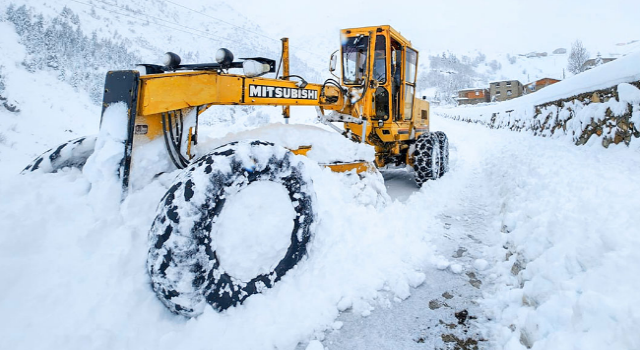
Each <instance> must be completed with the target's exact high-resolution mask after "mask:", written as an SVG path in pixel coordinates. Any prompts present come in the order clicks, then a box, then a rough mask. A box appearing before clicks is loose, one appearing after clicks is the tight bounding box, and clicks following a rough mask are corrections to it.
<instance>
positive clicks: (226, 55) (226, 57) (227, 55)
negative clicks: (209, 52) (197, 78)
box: [216, 48, 233, 68]
mask: <svg viewBox="0 0 640 350" xmlns="http://www.w3.org/2000/svg"><path fill="white" fill-rule="evenodd" d="M216 62H218V63H219V64H220V65H221V66H222V67H223V68H224V67H229V66H230V65H231V63H232V62H233V54H232V53H231V51H229V50H227V49H225V48H221V49H218V51H216Z"/></svg>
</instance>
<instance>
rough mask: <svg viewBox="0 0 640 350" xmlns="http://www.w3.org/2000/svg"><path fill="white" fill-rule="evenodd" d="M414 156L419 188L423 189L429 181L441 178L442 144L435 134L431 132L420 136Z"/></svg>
mask: <svg viewBox="0 0 640 350" xmlns="http://www.w3.org/2000/svg"><path fill="white" fill-rule="evenodd" d="M413 155H414V157H413V169H414V170H415V181H416V184H417V185H418V186H419V187H422V184H424V183H425V182H427V180H435V179H437V178H439V177H440V161H441V156H440V143H439V142H438V137H437V136H436V135H435V133H431V132H429V133H424V134H421V135H420V136H418V139H417V140H416V144H415V151H414V153H413Z"/></svg>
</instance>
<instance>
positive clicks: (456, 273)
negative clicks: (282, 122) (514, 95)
mask: <svg viewBox="0 0 640 350" xmlns="http://www.w3.org/2000/svg"><path fill="white" fill-rule="evenodd" d="M444 124H446V125H444V126H445V128H444V130H445V131H446V132H447V134H448V135H450V140H452V141H451V146H452V156H451V159H452V169H451V171H450V173H448V174H447V175H445V176H444V177H443V178H441V179H439V180H438V181H435V182H428V183H427V184H425V186H424V187H423V189H422V190H418V188H417V187H415V184H414V183H413V179H412V176H411V174H410V173H409V172H407V171H406V170H404V169H394V170H388V171H383V175H384V177H385V184H386V186H387V190H388V193H389V195H390V196H391V197H392V199H394V200H396V201H399V202H402V203H403V204H404V205H405V206H407V207H410V208H413V209H412V210H415V208H424V209H423V210H419V211H421V212H422V213H423V214H424V215H425V216H428V217H429V218H430V219H431V222H435V223H437V224H436V225H433V226H432V227H429V228H428V230H429V239H430V240H431V242H432V243H433V244H434V245H435V246H436V247H437V251H438V253H439V254H441V255H442V256H443V259H442V261H441V262H439V263H437V264H435V265H430V266H424V267H423V272H424V273H425V274H426V280H425V282H424V283H423V284H422V285H421V286H420V287H418V288H416V289H413V290H412V294H411V296H410V297H409V298H408V299H406V300H404V301H403V302H393V301H389V299H388V298H386V297H385V296H384V295H383V296H381V297H380V298H379V300H378V304H377V305H375V307H376V309H375V310H373V311H372V313H371V314H370V315H369V316H367V317H362V316H361V315H359V314H355V313H353V312H351V311H346V312H344V313H342V314H341V315H340V317H339V318H338V321H337V322H336V323H335V324H334V330H332V331H328V332H326V334H325V338H324V340H323V345H324V346H325V347H326V348H327V349H331V350H334V349H425V348H426V349H451V348H458V349H476V348H478V346H479V347H480V348H482V347H483V342H482V341H480V342H478V340H480V339H482V338H483V336H482V335H481V329H480V327H479V326H478V324H479V323H482V322H484V321H486V318H485V317H484V316H483V313H482V310H481V309H480V306H479V305H478V304H477V302H476V300H477V299H480V298H481V297H482V290H483V288H484V287H485V283H484V281H483V272H482V270H484V269H485V268H486V266H487V264H488V262H487V260H491V259H488V258H486V257H485V254H486V253H487V252H486V248H487V246H489V245H493V244H495V241H496V240H497V239H499V237H498V236H499V229H500V219H499V216H500V205H499V200H498V198H497V197H496V196H495V195H492V190H493V188H492V187H491V181H487V179H486V178H485V177H486V176H487V175H488V174H487V173H486V172H485V171H483V169H484V167H485V166H486V159H487V158H486V157H490V156H491V154H495V152H497V151H498V150H496V149H495V147H496V144H495V143H493V142H491V140H490V139H491V132H490V131H489V132H487V130H482V129H480V128H477V127H473V126H470V125H464V124H460V123H455V122H450V121H445V123H444ZM394 204H398V203H394ZM407 210H409V209H407ZM417 219H418V220H419V218H417ZM425 222H429V221H428V220H425ZM463 310H464V311H466V312H467V313H468V316H470V317H471V320H469V317H466V319H464V320H462V318H465V317H464V316H465V315H464V311H463ZM456 316H457V317H456ZM474 319H475V320H474ZM461 323H463V324H464V325H463V324H461ZM321 337H322V336H321ZM456 346H457V347H456ZM299 348H301V347H299Z"/></svg>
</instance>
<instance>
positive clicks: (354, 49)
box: [342, 34, 369, 85]
mask: <svg viewBox="0 0 640 350" xmlns="http://www.w3.org/2000/svg"><path fill="white" fill-rule="evenodd" d="M368 49H369V37H368V36H365V35H362V34H361V35H358V36H355V37H350V38H346V40H345V41H344V43H343V44H342V77H343V80H344V83H345V84H357V85H361V84H363V82H364V81H363V78H364V75H365V72H366V67H367V50H368Z"/></svg>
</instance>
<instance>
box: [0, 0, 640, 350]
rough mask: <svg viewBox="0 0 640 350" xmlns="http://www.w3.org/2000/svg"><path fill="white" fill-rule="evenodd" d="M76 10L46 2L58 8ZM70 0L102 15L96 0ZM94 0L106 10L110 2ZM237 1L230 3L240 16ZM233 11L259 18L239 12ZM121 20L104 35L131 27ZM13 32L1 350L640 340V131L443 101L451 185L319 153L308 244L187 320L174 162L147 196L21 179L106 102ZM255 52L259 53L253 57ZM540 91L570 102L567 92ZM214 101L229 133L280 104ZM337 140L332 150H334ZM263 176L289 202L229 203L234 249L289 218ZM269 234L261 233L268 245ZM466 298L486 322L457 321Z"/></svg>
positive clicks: (302, 114)
mask: <svg viewBox="0 0 640 350" xmlns="http://www.w3.org/2000/svg"><path fill="white" fill-rule="evenodd" d="M147 3H148V4H151V5H153V4H155V2H152V1H148V2H147ZM62 5H63V2H62V1H55V2H51V3H50V4H49V5H48V6H49V7H42V8H43V9H48V10H47V11H49V12H50V14H55V13H58V12H59V10H60V8H61V7H62ZM70 5H71V6H72V7H73V9H74V10H75V11H78V12H79V13H81V14H84V15H86V16H91V14H90V10H91V7H90V6H87V5H83V4H76V3H71V4H70ZM95 6H98V7H97V16H98V17H100V18H102V16H105V11H104V9H108V8H109V6H108V5H107V4H104V5H102V4H101V2H100V4H98V3H96V4H94V7H95ZM83 7H86V8H85V9H84V10H80V9H81V8H83ZM103 8H104V9H103ZM154 9H155V8H154ZM223 10H224V11H221V12H220V15H219V16H221V17H224V15H225V14H227V13H232V14H233V12H232V11H229V9H228V8H224V9H223ZM154 11H155V12H153V13H152V14H156V15H158V16H162V15H163V13H164V12H163V11H164V10H162V9H157V11H156V10H154ZM45 14H46V13H45ZM83 18H87V17H83ZM176 18H178V19H181V20H184V19H185V18H189V16H188V15H187V14H185V13H182V14H181V15H177V14H176ZM120 19H123V17H122V18H120ZM200 21H205V19H202V18H201V19H200ZM206 21H208V20H206ZM232 21H233V22H234V23H239V24H242V25H244V24H243V23H244V22H243V21H244V19H242V18H237V16H236V17H234V18H233V19H232ZM122 22H123V23H125V20H122ZM152 22H153V21H152ZM91 23H93V24H91ZM115 23H116V21H115V20H114V21H112V22H111V24H110V25H109V24H108V25H105V27H104V28H103V30H102V31H99V35H100V36H105V37H106V36H111V35H113V34H114V28H115V27H116V26H115ZM137 24H138V23H135V22H134V21H130V22H126V27H127V31H124V32H123V35H125V36H128V35H131V37H132V38H135V36H136V35H135V31H141V32H144V33H147V34H148V35H151V34H153V32H156V31H158V29H157V28H155V27H153V28H152V27H145V26H142V27H139V26H138V25H137ZM97 25H98V24H96V22H91V21H89V22H87V23H85V22H83V26H86V28H88V29H100V27H97ZM194 26H195V24H194ZM250 29H253V30H258V29H259V28H257V27H250ZM0 31H1V32H2V35H1V36H0V47H2V48H3V50H5V51H6V52H10V53H11V54H10V55H2V56H1V57H0V65H2V66H3V67H4V68H3V75H4V77H5V79H6V81H5V83H6V86H7V90H6V92H5V95H6V96H7V97H9V98H10V99H11V100H12V101H15V102H17V103H18V105H19V108H20V109H21V112H20V113H11V112H9V111H6V110H5V109H3V108H2V107H0V198H2V200H1V201H0V281H1V283H2V287H3V288H1V289H0V315H1V316H0V349H175V348H178V349H185V348H188V349H218V348H225V349H226V348H228V349H296V348H298V349H305V348H306V349H310V350H316V349H323V348H326V349H365V348H367V349H370V348H374V349H397V348H406V349H411V348H416V349H418V348H425V347H426V348H452V347H453V346H454V344H456V343H457V342H458V341H467V340H469V339H471V340H470V341H471V342H472V343H473V342H477V343H478V345H479V346H480V347H481V348H487V349H525V348H533V349H567V348H576V349H604V348H610V349H638V348H640V336H638V335H637V333H635V325H637V323H638V321H640V313H639V312H638V311H637V308H636V307H635V306H636V305H635V296H637V295H638V287H639V284H640V283H639V282H638V281H637V280H636V276H637V275H638V274H639V273H640V263H639V261H640V253H638V249H639V248H640V239H639V238H638V237H639V235H638V233H639V232H638V231H639V230H638V228H637V216H636V213H637V212H638V209H639V208H640V197H639V196H638V194H639V193H640V183H638V180H637V174H638V173H639V170H640V169H639V168H640V149H638V147H637V146H634V144H633V143H632V146H631V147H630V148H627V147H625V146H622V145H620V146H616V147H610V148H609V149H603V148H601V147H599V146H597V145H595V146H591V145H589V146H586V147H575V146H573V145H571V144H569V143H567V142H563V141H562V140H554V139H543V138H534V137H532V136H530V135H527V134H519V133H513V132H508V131H502V130H490V129H486V128H484V127H481V126H479V125H473V124H467V123H459V122H455V121H452V120H448V119H445V118H442V117H439V116H437V115H435V116H434V118H433V119H434V120H433V129H435V130H444V131H446V132H447V134H448V135H449V138H450V143H451V170H450V172H449V173H447V174H446V175H445V176H444V177H443V178H442V179H439V180H437V181H430V182H428V183H426V184H425V185H424V186H423V188H422V189H418V188H416V187H415V186H414V185H413V182H412V178H411V174H410V173H407V172H406V171H405V170H403V169H392V170H388V171H384V174H383V176H384V178H385V179H386V181H385V186H386V194H385V191H384V190H383V188H382V183H381V182H380V181H379V178H378V177H376V176H370V177H368V178H366V179H365V181H362V180H361V179H360V178H358V177H356V176H349V175H340V174H335V173H331V172H330V171H329V170H328V169H322V168H320V167H313V166H310V170H309V171H310V175H311V176H312V177H313V187H314V189H315V191H316V196H317V199H316V211H317V217H318V220H317V225H316V227H315V232H314V237H313V239H312V240H311V242H310V244H309V247H308V248H309V254H308V256H307V257H306V258H304V259H303V260H302V261H301V262H300V263H299V264H298V266H297V267H296V268H294V269H293V270H291V271H290V272H289V273H287V274H286V275H285V276H284V278H283V279H282V280H281V281H279V282H278V283H277V284H276V285H275V286H274V288H272V289H269V290H267V291H265V292H264V293H263V294H260V295H255V296H252V297H250V298H249V299H247V301H246V302H245V303H244V304H243V305H241V306H238V307H235V308H231V309H229V310H227V311H224V312H222V313H216V312H215V311H213V310H212V309H211V308H208V307H207V308H205V312H204V313H203V314H202V315H200V316H199V317H197V318H193V319H186V318H184V317H182V316H176V315H174V314H172V313H170V312H169V311H168V310H167V309H166V308H165V307H164V306H163V305H162V303H161V302H160V301H159V300H158V298H157V297H156V295H155V293H154V291H153V289H152V288H151V283H150V278H149V276H148V274H147V266H146V264H147V262H146V260H147V256H148V249H149V247H148V237H147V236H148V233H149V229H150V227H151V224H152V222H153V220H154V218H155V216H156V207H157V205H158V202H159V201H160V199H161V197H162V196H163V195H164V193H165V192H166V191H167V188H168V187H169V186H170V185H171V183H172V182H173V180H174V178H175V176H176V173H171V174H164V175H162V176H160V177H158V178H156V179H154V180H153V181H150V182H149V183H148V184H147V185H146V186H144V187H141V188H140V189H136V190H134V191H132V192H131V193H130V194H129V196H128V197H127V198H126V200H125V201H124V202H123V203H122V204H118V203H115V202H113V200H112V199H113V198H112V197H113V196H112V195H110V194H109V193H96V192H92V191H91V182H90V179H88V178H87V177H86V174H83V173H82V172H81V171H79V170H65V171H62V172H60V173H57V174H30V175H19V174H18V173H19V172H20V170H21V169H22V168H23V167H24V166H25V165H26V164H28V163H29V162H30V161H31V160H32V159H33V157H35V156H36V155H38V154H39V153H40V152H42V151H45V150H46V149H48V148H50V147H53V146H55V145H56V144H58V143H60V142H64V141H66V140H69V139H72V138H75V137H78V136H82V135H87V134H95V133H96V132H97V131H98V130H97V127H98V120H99V113H100V107H99V106H97V105H95V104H92V102H91V101H90V99H89V98H88V96H87V95H86V94H85V93H83V92H82V91H76V90H75V89H73V88H71V87H70V86H69V85H67V84H65V83H62V82H60V81H59V80H58V79H56V78H55V75H54V74H53V73H52V72H35V73H28V72H27V71H25V70H24V67H22V66H21V65H20V62H21V60H22V58H23V57H22V56H23V55H24V52H23V50H24V49H23V47H22V46H21V45H20V44H19V43H18V39H17V36H16V34H15V33H14V32H13V30H12V29H11V28H10V26H9V24H8V23H6V22H2V23H0ZM158 32H159V33H157V37H154V39H153V40H151V39H150V40H151V41H153V42H152V43H151V44H150V45H148V46H146V47H145V46H144V45H140V47H141V48H140V50H141V51H140V53H141V54H142V55H143V56H145V57H150V56H151V55H152V53H154V52H155V51H158V50H159V49H158V47H159V46H160V45H158V43H162V42H163V40H164V39H165V38H170V39H171V40H167V41H168V42H169V43H171V44H174V45H177V44H178V43H189V45H191V42H190V41H189V40H187V39H189V38H191V35H190V36H178V35H175V34H174V36H171V34H169V33H173V32H171V31H169V30H165V29H162V30H160V31H158ZM230 32H231V31H230ZM243 32H244V31H243V30H240V31H239V32H238V33H235V35H234V36H233V37H234V38H240V37H241V36H242V33H243ZM130 33H133V34H130ZM201 34H202V33H201ZM153 35H155V34H153ZM253 41H255V40H253ZM276 44H277V42H276ZM215 47H217V46H214V47H211V51H210V53H212V52H213V51H212V50H213V49H214V48H215ZM183 49H185V50H187V49H188V48H183ZM245 49H246V50H247V51H251V52H253V51H255V50H249V48H247V47H242V48H241V49H239V51H238V52H242V50H245ZM254 49H255V48H254ZM264 49H265V51H266V48H264ZM269 50H271V51H273V52H277V45H276V48H270V49H269ZM202 55H203V56H204V55H206V52H204V51H203V53H202ZM635 57H636V58H635V59H636V60H637V55H636V56H635ZM532 60H534V59H532ZM618 62H624V61H623V59H620V60H619V61H618ZM614 63H615V62H613V63H609V64H608V65H613V64H614ZM618 64H619V63H618ZM633 64H635V63H633ZM503 65H504V64H503ZM614 66H615V65H614ZM603 67H606V65H605V66H603ZM518 69H519V68H518ZM603 69H604V68H603ZM589 74H591V77H592V78H594V76H595V75H596V74H599V73H598V71H597V70H596V69H594V70H593V73H589V72H588V74H587V73H585V75H583V76H582V77H583V78H580V79H584V80H583V83H584V84H587V85H588V84H590V83H591V82H594V83H597V84H599V83H601V82H600V81H592V80H590V79H589ZM632 74H637V70H635V71H634V72H632ZM576 78H579V77H576ZM609 78H611V77H610V76H608V77H607V79H609ZM627 78H628V77H627ZM598 79H600V78H598ZM598 79H595V80H598ZM634 79H636V80H637V77H636V78H634ZM617 83H619V82H615V83H614V84H617ZM587 85H583V87H584V86H587ZM558 86H560V87H561V86H562V85H560V84H558ZM542 92H545V94H548V97H553V98H560V97H566V96H564V95H563V96H559V95H560V94H559V93H557V92H558V91H555V92H554V90H553V86H552V87H549V88H547V89H545V90H543V91H542ZM528 96H532V97H528V98H530V99H532V98H536V99H537V98H538V97H540V96H542V95H537V97H536V96H535V94H532V95H528ZM516 104H518V103H517V102H516ZM503 106H504V107H506V106H507V105H506V104H505V105H503ZM527 108H528V107H527ZM460 111H464V113H467V114H468V115H471V114H474V113H476V112H474V111H473V110H472V109H471V108H467V109H462V108H461V109H457V110H456V111H455V112H460ZM216 112H217V111H216V110H215V109H211V110H210V112H209V115H207V116H205V118H204V121H205V123H203V124H205V125H204V126H203V133H204V132H206V133H207V134H208V135H209V136H210V138H212V139H213V138H215V137H228V138H232V137H233V136H232V135H227V134H228V133H229V132H234V133H238V132H243V131H246V130H249V129H255V128H258V127H261V126H264V125H266V124H267V123H269V122H275V121H278V118H277V116H278V114H279V110H278V109H276V108H262V109H259V110H256V111H243V110H241V111H239V112H238V113H236V114H233V113H232V114H229V113H228V110H225V111H224V113H222V115H224V118H218V117H219V116H220V115H218V114H216ZM293 116H294V117H293V118H292V122H293V123H299V124H305V125H303V126H299V128H303V129H304V128H307V126H306V125H307V124H314V121H313V120H314V118H313V110H311V111H308V110H302V109H294V111H293ZM478 118H479V117H478ZM205 127H206V129H207V130H204V128H205ZM274 129H277V127H271V131H274ZM248 133H249V134H251V135H252V137H256V136H257V137H259V136H260V135H261V134H264V131H262V132H261V131H248ZM269 137H270V138H275V139H276V140H275V141H277V139H278V138H283V137H286V135H282V134H278V133H277V132H271V133H270V135H269ZM283 141H285V143H286V141H287V140H283ZM212 142H216V141H215V140H214V141H212ZM324 152H325V154H321V155H319V158H318V159H323V156H324V157H325V158H324V159H328V158H326V157H327V156H330V154H329V153H331V152H332V150H331V149H329V148H327V149H325V150H324ZM363 154H364V155H365V156H366V155H367V154H366V152H364V153H363ZM369 156H370V154H369ZM252 189H253V190H255V191H253V193H254V194H256V193H258V194H260V193H262V194H263V195H262V197H265V195H264V193H267V194H268V195H269V194H274V196H273V197H269V198H266V199H265V198H261V200H259V201H252V202H251V203H247V205H243V203H241V202H242V201H249V199H243V198H242V197H236V198H235V200H236V203H233V205H230V207H229V208H230V209H229V210H228V212H226V213H223V214H224V216H225V217H226V219H229V220H228V221H227V223H228V225H227V226H226V227H227V228H228V230H229V231H228V232H222V233H221V237H222V238H223V239H224V238H225V237H226V238H228V239H229V241H231V242H232V243H233V244H234V245H239V246H240V247H239V248H238V247H236V246H234V247H233V249H242V244H241V243H242V242H241V241H240V240H238V239H237V237H231V236H225V234H228V233H230V232H231V231H234V232H235V231H236V230H237V231H238V232H241V233H242V234H243V235H244V237H246V235H250V234H251V232H252V227H255V226H256V225H257V226H260V225H262V226H269V227H268V228H269V229H273V228H274V225H276V226H277V223H276V224H274V223H273V222H272V221H270V220H269V217H266V216H265V217H259V216H260V215H259V214H260V213H261V212H262V211H261V210H263V209H268V210H272V209H274V208H283V207H280V205H282V204H283V203H282V202H283V201H282V200H278V198H280V199H282V198H281V197H282V196H280V197H278V196H277V194H278V193H277V190H272V189H265V188H252ZM247 193H249V194H250V193H251V192H247ZM245 194H246V193H245ZM281 194H282V193H281ZM387 195H388V197H387ZM270 201H277V202H278V203H273V204H274V205H273V206H271V205H270V204H271V203H270ZM285 204H287V205H288V204H289V203H285ZM243 208H253V212H251V213H246V212H244V211H243ZM284 208H285V209H286V208H287V207H286V206H284ZM285 209H283V210H276V212H278V213H280V212H282V211H286V210H285ZM268 210H267V211H268ZM289 214H291V213H289ZM272 216H276V214H273V215H272ZM252 225H253V226H252ZM260 228H264V227H260ZM265 230H266V229H265ZM269 231H277V230H269ZM261 232H264V230H263V231H261ZM274 234H275V233H274ZM261 242H263V241H261ZM271 243H272V242H271ZM266 244H267V243H263V244H258V245H257V247H253V246H252V249H255V250H254V251H253V252H254V254H260V253H259V252H260V249H263V248H264V245H266ZM276 245H277V244H276ZM254 246H256V245H255V244H254ZM255 252H257V253H255ZM243 253H244V254H247V252H246V251H245V252H243ZM249 255H250V254H249ZM245 256H247V255H245ZM233 258H234V257H233V256H232V257H230V258H229V259H228V260H227V262H228V263H231V262H232V261H233ZM247 260H249V259H247ZM256 260H257V259H256ZM267 263H271V262H269V261H268V262H267ZM255 267H256V266H251V264H250V266H248V267H247V269H249V270H250V269H251V268H255ZM230 269H233V268H230ZM243 271H244V270H243ZM463 310H467V312H468V315H469V316H473V317H474V318H473V319H467V320H465V322H463V323H464V325H458V322H459V320H458V318H457V317H456V313H458V314H459V315H460V312H462V311H463Z"/></svg>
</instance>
